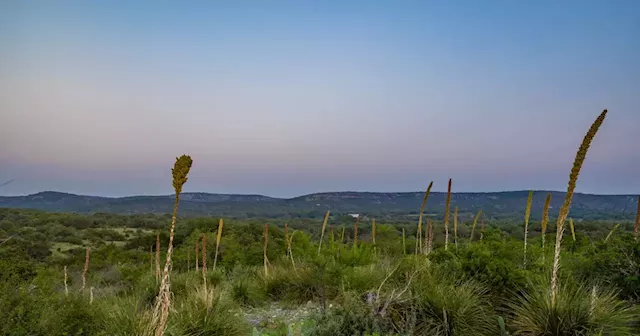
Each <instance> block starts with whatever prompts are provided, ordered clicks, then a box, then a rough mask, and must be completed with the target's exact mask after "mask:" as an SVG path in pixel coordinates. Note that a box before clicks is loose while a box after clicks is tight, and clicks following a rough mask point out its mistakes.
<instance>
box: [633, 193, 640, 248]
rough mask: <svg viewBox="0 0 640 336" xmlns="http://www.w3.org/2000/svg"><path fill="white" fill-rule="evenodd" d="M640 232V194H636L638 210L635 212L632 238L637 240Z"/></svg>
mask: <svg viewBox="0 0 640 336" xmlns="http://www.w3.org/2000/svg"><path fill="white" fill-rule="evenodd" d="M639 234H640V196H638V212H637V213H636V224H635V225H634V226H633V238H634V239H635V241H638V235H639Z"/></svg>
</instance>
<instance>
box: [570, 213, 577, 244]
mask: <svg viewBox="0 0 640 336" xmlns="http://www.w3.org/2000/svg"><path fill="white" fill-rule="evenodd" d="M569 228H570V229H571V238H573V242H574V243H575V242H576V228H575V227H574V226H573V218H569Z"/></svg>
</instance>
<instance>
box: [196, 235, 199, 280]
mask: <svg viewBox="0 0 640 336" xmlns="http://www.w3.org/2000/svg"><path fill="white" fill-rule="evenodd" d="M199 240H200V238H196V243H195V250H196V252H195V253H196V273H197V272H199V266H198V263H199V257H198V255H199V254H200V245H198V241H199Z"/></svg>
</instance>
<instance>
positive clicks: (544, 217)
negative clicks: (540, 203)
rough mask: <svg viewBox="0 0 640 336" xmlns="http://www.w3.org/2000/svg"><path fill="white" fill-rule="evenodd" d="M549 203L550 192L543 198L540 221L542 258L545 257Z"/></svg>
mask: <svg viewBox="0 0 640 336" xmlns="http://www.w3.org/2000/svg"><path fill="white" fill-rule="evenodd" d="M550 205H551V193H549V194H547V198H546V199H545V200H544V208H542V221H541V222H540V232H541V238H542V260H544V259H545V253H544V245H545V239H546V235H547V226H548V224H549V206H550Z"/></svg>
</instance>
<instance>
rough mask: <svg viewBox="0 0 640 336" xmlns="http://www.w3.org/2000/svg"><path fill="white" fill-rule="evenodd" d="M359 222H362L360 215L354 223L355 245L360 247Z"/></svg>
mask: <svg viewBox="0 0 640 336" xmlns="http://www.w3.org/2000/svg"><path fill="white" fill-rule="evenodd" d="M358 224H360V215H358V218H356V223H355V224H354V225H353V247H358Z"/></svg>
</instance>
